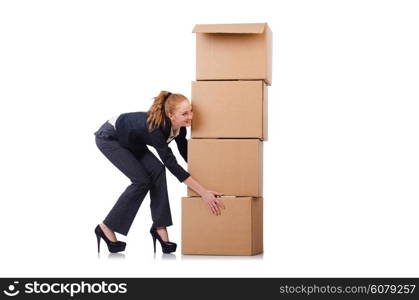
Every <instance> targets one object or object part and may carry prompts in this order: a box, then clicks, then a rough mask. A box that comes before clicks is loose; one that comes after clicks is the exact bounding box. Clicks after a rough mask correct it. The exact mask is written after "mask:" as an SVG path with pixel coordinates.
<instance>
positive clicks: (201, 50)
mask: <svg viewBox="0 0 419 300" xmlns="http://www.w3.org/2000/svg"><path fill="white" fill-rule="evenodd" d="M193 32H194V33H196V79H197V80H232V79H236V80H237V79H245V80H257V79H260V80H265V82H266V83H267V84H268V85H271V82H272V32H271V30H270V28H269V27H268V24H266V23H259V24H256V23H255V24H205V25H204V24H201V25H195V27H194V29H193Z"/></svg>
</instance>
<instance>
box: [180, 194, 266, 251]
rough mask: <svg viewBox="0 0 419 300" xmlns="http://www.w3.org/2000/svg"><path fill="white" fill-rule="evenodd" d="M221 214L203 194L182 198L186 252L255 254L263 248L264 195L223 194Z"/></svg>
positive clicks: (183, 243) (184, 248) (183, 240)
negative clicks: (209, 206) (210, 206)
mask: <svg viewBox="0 0 419 300" xmlns="http://www.w3.org/2000/svg"><path fill="white" fill-rule="evenodd" d="M219 200H220V202H222V203H223V204H224V206H225V209H223V210H222V211H221V215H218V216H216V215H214V214H212V213H211V212H210V210H209V208H208V206H207V204H205V203H204V201H202V199H201V197H183V198H182V254H201V255H255V254H259V253H262V251H263V198H261V197H259V198H253V197H236V198H228V197H221V198H219Z"/></svg>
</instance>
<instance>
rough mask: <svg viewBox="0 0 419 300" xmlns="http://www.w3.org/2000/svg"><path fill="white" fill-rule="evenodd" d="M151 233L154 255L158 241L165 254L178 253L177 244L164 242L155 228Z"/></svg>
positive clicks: (152, 228)
mask: <svg viewBox="0 0 419 300" xmlns="http://www.w3.org/2000/svg"><path fill="white" fill-rule="evenodd" d="M150 233H151V236H152V237H153V245H154V253H156V239H157V240H159V242H160V245H161V250H162V251H163V253H171V252H175V251H176V247H177V245H176V243H172V242H165V241H163V239H162V238H161V237H160V235H159V233H158V232H157V229H156V228H155V227H151V229H150Z"/></svg>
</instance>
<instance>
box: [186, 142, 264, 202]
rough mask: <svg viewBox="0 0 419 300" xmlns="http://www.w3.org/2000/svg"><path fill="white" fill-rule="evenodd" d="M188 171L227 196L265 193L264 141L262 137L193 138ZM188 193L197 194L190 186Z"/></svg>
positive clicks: (190, 144) (189, 152)
mask: <svg viewBox="0 0 419 300" xmlns="http://www.w3.org/2000/svg"><path fill="white" fill-rule="evenodd" d="M188 172H189V173H190V174H191V176H192V177H193V178H195V179H196V180H197V181H198V182H199V183H201V184H202V185H203V186H204V187H205V188H207V189H209V190H214V191H217V192H220V193H223V194H224V195H226V196H251V197H262V196H263V186H262V185H263V178H262V176H263V142H262V141H260V140H259V139H190V140H188ZM188 196H189V197H190V196H198V194H197V193H195V192H194V191H193V190H192V189H190V188H188Z"/></svg>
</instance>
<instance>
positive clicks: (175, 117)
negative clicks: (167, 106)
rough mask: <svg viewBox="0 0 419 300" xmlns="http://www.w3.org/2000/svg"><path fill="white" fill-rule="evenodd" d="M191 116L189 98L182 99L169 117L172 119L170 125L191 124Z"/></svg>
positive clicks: (184, 125)
mask: <svg viewBox="0 0 419 300" xmlns="http://www.w3.org/2000/svg"><path fill="white" fill-rule="evenodd" d="M192 116H193V112H192V105H191V103H189V100H184V101H182V102H181V103H179V104H178V105H177V106H176V109H175V111H174V112H173V113H172V114H170V116H169V118H170V120H171V121H172V127H175V128H179V127H188V126H191V124H192Z"/></svg>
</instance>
